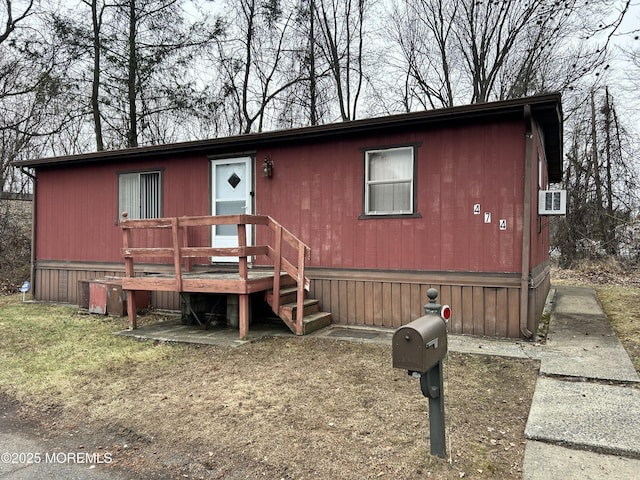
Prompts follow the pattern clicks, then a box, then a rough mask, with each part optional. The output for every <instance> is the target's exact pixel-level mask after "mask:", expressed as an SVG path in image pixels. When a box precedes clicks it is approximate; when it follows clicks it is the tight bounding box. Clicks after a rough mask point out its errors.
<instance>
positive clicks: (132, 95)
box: [127, 0, 138, 147]
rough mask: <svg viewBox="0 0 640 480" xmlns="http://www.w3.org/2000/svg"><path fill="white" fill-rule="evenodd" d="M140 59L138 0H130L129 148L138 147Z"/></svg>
mask: <svg viewBox="0 0 640 480" xmlns="http://www.w3.org/2000/svg"><path fill="white" fill-rule="evenodd" d="M137 72H138V59H137V48H136V0H129V65H128V74H129V75H128V78H127V87H128V100H129V128H128V131H127V146H128V147H137V146H138V122H137V118H138V112H137V107H136V97H137V92H136V90H137V89H136V78H137Z"/></svg>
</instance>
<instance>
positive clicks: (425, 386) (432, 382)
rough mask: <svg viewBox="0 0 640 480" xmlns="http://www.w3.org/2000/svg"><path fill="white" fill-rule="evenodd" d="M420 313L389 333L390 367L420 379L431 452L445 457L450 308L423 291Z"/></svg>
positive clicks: (429, 292) (432, 291) (430, 292)
mask: <svg viewBox="0 0 640 480" xmlns="http://www.w3.org/2000/svg"><path fill="white" fill-rule="evenodd" d="M427 297H429V303H427V304H426V305H425V306H424V316H422V317H420V318H417V319H416V320H414V321H413V322H411V323H408V324H407V325H404V326H402V327H400V328H399V329H397V330H396V331H395V333H394V334H393V345H392V347H393V350H392V357H393V367H394V368H401V369H405V370H407V371H408V373H409V375H411V376H414V377H419V378H420V389H421V390H422V394H423V395H424V396H425V397H427V398H429V433H430V444H431V454H432V455H436V456H438V457H442V458H444V457H445V456H446V441H445V422H444V388H443V381H442V360H443V359H444V356H445V355H446V353H447V324H446V321H447V320H448V319H449V316H450V315H451V309H450V308H449V307H448V306H446V305H444V306H441V305H439V304H438V303H436V298H437V297H438V291H437V290H436V289H435V288H430V289H429V290H428V291H427Z"/></svg>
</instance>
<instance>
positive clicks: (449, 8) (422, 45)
mask: <svg viewBox="0 0 640 480" xmlns="http://www.w3.org/2000/svg"><path fill="white" fill-rule="evenodd" d="M595 3H596V4H594V5H591V3H586V4H585V2H579V1H578V0H570V1H566V2H555V1H538V2H529V1H525V0H518V1H511V2H477V1H473V0H461V1H459V2H449V1H447V0H411V1H409V0H406V1H404V2H402V3H401V4H400V5H398V6H397V7H396V8H395V9H394V11H393V13H392V18H393V20H394V25H395V30H396V41H397V42H398V44H399V46H400V51H401V55H402V59H403V64H404V72H405V74H406V78H407V88H406V89H405V97H406V98H405V100H404V103H405V104H408V103H410V99H409V97H413V96H415V97H418V101H419V102H420V103H421V104H422V105H423V106H424V107H431V108H434V107H440V106H452V105H454V104H459V103H478V102H486V101H489V100H495V99H505V98H513V97H522V96H526V95H531V94H535V93H539V92H543V91H550V90H564V89H565V88H569V87H570V86H571V85H573V84H574V83H575V82H577V81H578V80H580V79H581V78H582V77H584V76H585V75H586V74H587V73H589V72H592V71H593V70H594V69H595V68H596V67H597V66H598V65H600V64H601V63H602V62H603V61H604V55H603V51H602V49H601V47H600V46H598V45H591V44H588V43H587V42H584V41H583V42H576V41H575V39H576V38H577V37H580V36H583V37H584V36H588V35H593V29H592V28H591V27H590V25H591V23H590V22H593V21H595V19H597V18H602V17H603V16H604V15H605V13H606V9H607V8H610V5H609V3H611V2H599V3H598V2H595Z"/></svg>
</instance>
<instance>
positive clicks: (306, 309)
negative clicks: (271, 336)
mask: <svg viewBox="0 0 640 480" xmlns="http://www.w3.org/2000/svg"><path fill="white" fill-rule="evenodd" d="M297 298H298V292H297V288H296V287H285V288H282V289H280V302H279V303H280V306H279V308H278V311H277V312H275V310H274V313H276V314H277V315H278V316H279V317H280V318H281V319H282V321H284V323H286V324H287V326H288V327H289V329H291V331H292V332H294V333H296V321H297V319H298V303H297ZM265 301H266V302H267V303H268V304H269V305H270V306H271V308H272V310H273V305H274V301H273V290H268V291H267V292H266V293H265ZM329 324H331V313H329V312H321V311H320V302H319V301H318V300H316V299H313V298H305V299H304V302H303V316H302V332H301V335H307V334H309V333H311V332H315V331H316V330H319V329H321V328H324V327H326V326H327V325H329Z"/></svg>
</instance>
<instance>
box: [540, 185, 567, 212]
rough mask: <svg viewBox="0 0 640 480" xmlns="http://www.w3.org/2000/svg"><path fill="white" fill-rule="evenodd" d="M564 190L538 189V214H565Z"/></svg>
mask: <svg viewBox="0 0 640 480" xmlns="http://www.w3.org/2000/svg"><path fill="white" fill-rule="evenodd" d="M566 213H567V191H566V190H540V191H539V193H538V214H539V215H566Z"/></svg>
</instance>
